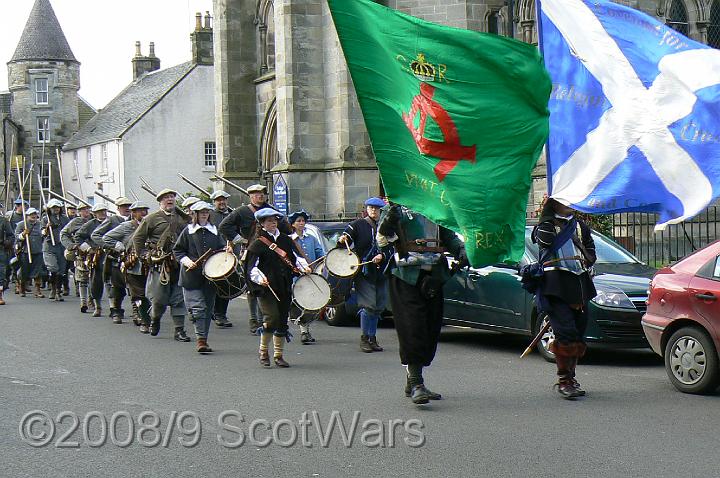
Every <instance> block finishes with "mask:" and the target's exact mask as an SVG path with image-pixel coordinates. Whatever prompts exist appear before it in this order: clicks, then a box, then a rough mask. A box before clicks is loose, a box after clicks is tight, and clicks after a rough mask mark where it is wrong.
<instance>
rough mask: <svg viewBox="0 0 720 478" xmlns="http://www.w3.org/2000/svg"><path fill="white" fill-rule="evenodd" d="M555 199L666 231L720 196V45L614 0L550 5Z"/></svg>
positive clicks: (543, 5) (544, 24) (545, 1)
mask: <svg viewBox="0 0 720 478" xmlns="http://www.w3.org/2000/svg"><path fill="white" fill-rule="evenodd" d="M539 11H540V22H541V24H540V47H541V50H542V53H543V56H544V58H545V66H546V68H547V69H548V71H549V72H550V77H551V79H552V82H553V89H552V93H551V95H550V103H549V108H550V137H549V139H548V149H547V153H548V187H549V189H550V195H551V196H552V197H554V198H556V199H558V200H559V201H561V202H563V203H565V204H569V205H572V206H573V207H574V208H576V209H578V210H581V211H585V212H590V213H611V212H621V211H645V212H654V213H658V214H659V215H660V217H659V220H658V224H657V226H656V229H662V228H664V227H665V226H666V225H667V224H675V223H679V222H682V221H683V220H685V219H687V218H691V217H693V216H695V215H697V214H698V213H699V212H701V211H702V210H703V209H704V208H705V207H707V205H708V204H709V203H711V202H712V201H713V200H714V199H715V198H717V197H718V195H720V51H718V50H715V49H712V48H709V47H708V46H706V45H703V44H701V43H698V42H695V41H693V40H690V39H689V38H686V37H685V36H683V35H681V34H679V33H678V32H676V31H675V30H673V29H671V28H669V27H667V26H665V25H663V24H662V23H660V22H658V21H657V20H656V19H654V18H652V17H650V16H648V15H646V14H644V13H642V12H639V11H637V10H634V9H632V8H629V7H625V6H623V5H618V4H616V3H612V2H609V1H605V0H591V1H585V0H542V1H540V8H539Z"/></svg>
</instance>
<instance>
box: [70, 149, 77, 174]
mask: <svg viewBox="0 0 720 478" xmlns="http://www.w3.org/2000/svg"><path fill="white" fill-rule="evenodd" d="M77 178H78V152H77V150H75V151H73V164H72V176H71V177H70V179H72V180H73V181H77Z"/></svg>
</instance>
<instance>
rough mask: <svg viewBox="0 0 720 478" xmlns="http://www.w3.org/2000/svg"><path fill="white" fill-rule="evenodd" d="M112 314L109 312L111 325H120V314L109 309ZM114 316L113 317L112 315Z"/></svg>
mask: <svg viewBox="0 0 720 478" xmlns="http://www.w3.org/2000/svg"><path fill="white" fill-rule="evenodd" d="M110 310H111V311H112V312H110V317H112V323H113V324H122V323H123V322H122V316H121V315H120V312H118V310H117V309H110ZM113 314H115V315H113Z"/></svg>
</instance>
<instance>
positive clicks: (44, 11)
mask: <svg viewBox="0 0 720 478" xmlns="http://www.w3.org/2000/svg"><path fill="white" fill-rule="evenodd" d="M19 60H66V61H77V60H76V59H75V55H73V52H72V50H71V49H70V45H69V44H68V42H67V39H66V38H65V34H64V33H63V31H62V28H61V27H60V22H58V19H57V17H56V16H55V11H54V10H53V8H52V5H50V0H35V5H33V8H32V11H31V12H30V16H29V17H28V20H27V23H26V24H25V29H24V30H23V33H22V36H21V37H20V42H19V43H18V46H17V48H16V49H15V54H14V55H13V57H12V60H10V61H19Z"/></svg>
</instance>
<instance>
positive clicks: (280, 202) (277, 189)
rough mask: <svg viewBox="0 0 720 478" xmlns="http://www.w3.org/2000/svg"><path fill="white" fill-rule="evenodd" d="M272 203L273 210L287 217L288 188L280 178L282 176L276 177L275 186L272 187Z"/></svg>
mask: <svg viewBox="0 0 720 478" xmlns="http://www.w3.org/2000/svg"><path fill="white" fill-rule="evenodd" d="M273 203H274V205H275V209H277V210H278V211H280V212H281V213H283V214H284V215H285V216H287V213H288V187H287V183H286V182H285V180H284V179H283V177H282V174H281V175H279V176H278V178H277V181H275V185H274V186H273Z"/></svg>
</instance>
